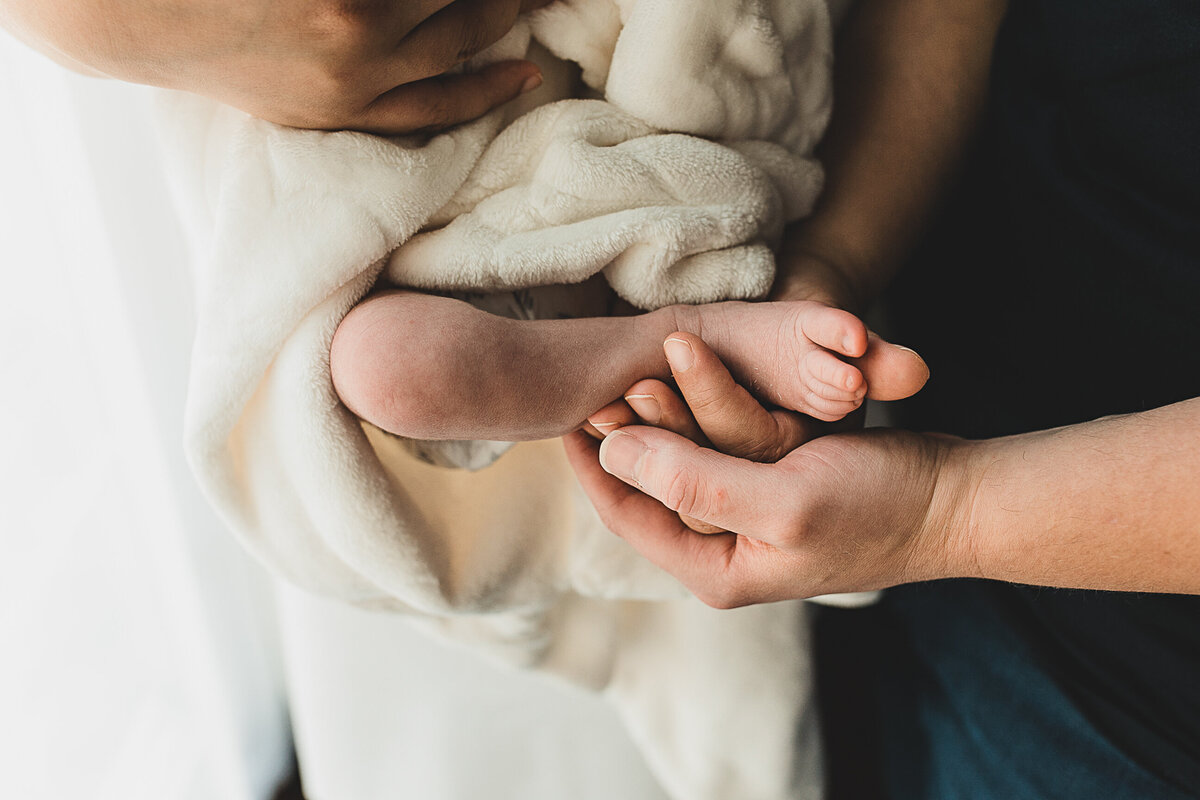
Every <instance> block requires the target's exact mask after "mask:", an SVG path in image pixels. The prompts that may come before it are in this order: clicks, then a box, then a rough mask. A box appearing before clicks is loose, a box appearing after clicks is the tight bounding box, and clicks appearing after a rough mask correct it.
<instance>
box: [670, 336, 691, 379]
mask: <svg viewBox="0 0 1200 800" xmlns="http://www.w3.org/2000/svg"><path fill="white" fill-rule="evenodd" d="M663 350H664V351H665V352H666V354H667V363H669V364H670V365H671V371H672V372H687V371H688V370H689V369H691V368H692V364H694V363H696V354H695V353H693V352H692V346H691V345H690V344H688V343H687V342H685V341H684V340H683V339H667V340H666V341H665V342H663Z"/></svg>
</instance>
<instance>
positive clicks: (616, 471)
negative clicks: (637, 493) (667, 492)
mask: <svg viewBox="0 0 1200 800" xmlns="http://www.w3.org/2000/svg"><path fill="white" fill-rule="evenodd" d="M648 452H650V450H649V448H647V447H646V445H644V444H642V440H641V439H639V438H637V437H636V436H634V435H633V434H629V433H625V432H624V431H617V432H616V433H613V434H610V435H609V436H608V437H606V438H605V440H604V442H603V444H601V445H600V466H602V467H604V470H605V471H606V472H608V473H609V474H610V475H615V476H617V477H618V478H620V479H621V480H623V481H626V482H628V483H632V484H633V485H634V486H638V487H641V484H640V483H638V479H637V476H638V472H639V471H640V470H641V467H642V459H644V458H645V457H646V453H648Z"/></svg>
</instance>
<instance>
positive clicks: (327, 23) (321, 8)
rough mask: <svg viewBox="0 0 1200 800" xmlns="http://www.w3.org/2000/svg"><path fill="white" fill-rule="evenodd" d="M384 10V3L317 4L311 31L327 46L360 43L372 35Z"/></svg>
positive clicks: (324, 0)
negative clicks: (317, 33) (330, 43)
mask: <svg viewBox="0 0 1200 800" xmlns="http://www.w3.org/2000/svg"><path fill="white" fill-rule="evenodd" d="M388 6H389V3H388V2H386V0H318V2H316V3H315V4H314V5H313V7H312V12H311V13H312V17H311V21H312V27H313V29H314V30H316V31H317V32H319V33H320V34H322V35H323V36H324V37H326V38H327V39H328V40H329V41H330V42H335V43H343V44H354V43H361V42H362V41H363V40H364V39H367V38H370V37H372V36H373V35H374V33H375V31H376V30H377V29H378V27H379V22H380V20H381V19H382V17H383V16H384V15H385V14H386V13H387V11H388Z"/></svg>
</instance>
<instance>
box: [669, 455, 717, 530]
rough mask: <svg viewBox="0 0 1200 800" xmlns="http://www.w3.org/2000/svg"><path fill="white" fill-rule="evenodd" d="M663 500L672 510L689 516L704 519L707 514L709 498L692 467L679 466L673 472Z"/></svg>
mask: <svg viewBox="0 0 1200 800" xmlns="http://www.w3.org/2000/svg"><path fill="white" fill-rule="evenodd" d="M663 502H664V503H665V504H666V506H667V507H668V508H670V509H671V510H672V511H677V512H678V513H680V514H684V515H686V516H689V517H695V518H697V519H704V517H706V516H707V512H708V509H707V498H706V497H705V493H704V491H703V489H702V487H701V481H700V478H699V476H698V475H697V473H696V471H695V470H694V469H693V468H691V467H687V466H684V467H679V468H678V469H676V470H675V471H674V472H673V473H671V475H670V476H669V477H668V478H667V485H666V492H665V495H664V497H663Z"/></svg>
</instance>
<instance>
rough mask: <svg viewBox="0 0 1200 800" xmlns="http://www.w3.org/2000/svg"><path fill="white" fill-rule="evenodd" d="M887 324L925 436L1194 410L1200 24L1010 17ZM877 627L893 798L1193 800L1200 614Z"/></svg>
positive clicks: (1013, 616) (912, 621) (988, 603)
mask: <svg viewBox="0 0 1200 800" xmlns="http://www.w3.org/2000/svg"><path fill="white" fill-rule="evenodd" d="M889 306H890V308H891V309H892V313H893V315H894V317H895V319H894V322H895V331H894V334H895V338H896V340H897V341H901V342H903V343H905V344H908V345H910V346H912V347H915V348H916V349H917V350H918V351H920V352H921V353H922V355H924V356H925V358H926V359H927V361H928V362H929V365H930V368H931V371H932V378H931V379H930V381H929V384H928V386H927V387H926V389H925V390H924V391H923V392H922V393H921V394H920V395H919V396H918V397H917V398H915V399H914V400H912V401H911V402H909V403H907V404H906V406H905V407H904V409H903V422H904V424H905V426H907V427H911V428H913V429H917V430H941V431H947V432H951V433H955V434H959V435H962V436H966V437H971V438H982V437H991V436H998V435H1005V434H1011V433H1018V432H1024V431H1031V430H1039V429H1045V428H1049V427H1055V426H1060V425H1069V424H1073V423H1078V422H1083V421H1086V420H1091V419H1095V418H1097V417H1100V416H1104V415H1109V414H1119V413H1127V412H1136V411H1141V410H1145V409H1150V408H1155V407H1159V406H1162V405H1166V404H1169V403H1173V402H1177V401H1181V400H1185V399H1189V398H1193V397H1200V2H1196V0H1013V2H1012V4H1011V9H1010V12H1009V15H1008V18H1007V19H1006V21H1005V23H1004V25H1003V28H1002V31H1001V34H1000V37H999V40H998V42H997V48H996V56H995V62H994V66H993V75H992V87H991V95H990V101H989V110H988V116H987V118H986V121H985V123H984V126H983V130H982V132H981V139H980V141H979V143H978V146H977V147H976V149H975V151H974V152H973V155H972V157H971V159H970V164H969V168H968V169H967V170H966V172H965V173H964V177H963V179H962V185H961V187H960V188H959V190H958V192H957V194H956V195H955V196H954V197H953V198H952V200H951V202H950V203H948V204H947V206H946V211H945V212H944V213H943V214H942V217H941V219H940V220H939V222H938V224H937V225H936V226H935V228H934V230H933V231H932V233H931V234H930V236H929V237H928V239H927V241H926V242H925V244H924V245H923V246H922V247H921V248H920V250H919V251H918V252H917V254H916V255H915V257H914V258H913V260H912V263H911V264H909V265H908V266H907V267H906V268H905V269H904V270H902V272H901V276H900V278H899V279H898V280H897V283H896V285H895V286H894V287H893V290H892V291H891V293H890V298H889ZM1196 491H1198V492H1200V475H1197V476H1196ZM1131 535H1133V534H1132V533H1131ZM1196 535H1197V536H1200V530H1198V531H1197V532H1196ZM1135 548H1136V546H1135V544H1134V543H1131V546H1130V557H1131V558H1134V557H1135V555H1134V551H1135ZM878 613H881V614H884V615H886V617H887V620H888V622H887V626H888V628H889V630H890V632H891V633H890V634H889V635H894V636H895V637H897V638H895V639H894V640H893V641H891V643H890V644H889V647H894V648H895V650H894V653H895V654H896V655H894V656H889V655H888V654H887V652H882V653H881V654H880V658H882V659H885V660H887V661H888V662H889V663H886V664H885V670H884V672H885V673H890V674H885V675H884V677H883V680H884V694H885V701H886V702H885V709H886V710H887V715H886V716H887V726H886V729H885V732H884V740H885V741H884V745H885V749H886V750H887V751H888V752H889V753H890V754H891V755H890V768H889V772H888V776H889V777H888V780H889V781H890V783H889V786H890V793H891V794H892V796H895V797H905V798H908V797H911V798H922V799H924V798H960V797H961V798H970V799H971V800H986V799H987V798H1005V800H1012V798H1027V797H1028V798H1043V797H1045V798H1050V797H1054V798H1104V800H1124V798H1130V800H1132V799H1133V798H1155V799H1156V798H1164V800H1166V799H1167V798H1176V797H1196V796H1200V598H1197V597H1184V596H1163V595H1135V594H1126V593H1115V592H1092V591H1066V590H1056V589H1044V588H1032V587H1022V586H1012V585H1007V584H999V583H993V582H983V581H946V582H940V583H935V584H928V585H925V586H913V587H905V588H902V589H900V590H897V591H894V592H893V593H892V594H891V596H890V597H889V599H888V600H887V601H886V602H885V604H884V607H883V608H882V609H881V610H880V611H879V612H878ZM893 667H894V668H893Z"/></svg>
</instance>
